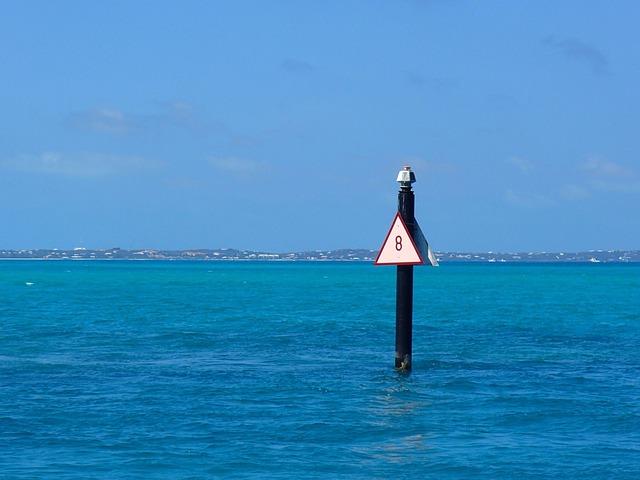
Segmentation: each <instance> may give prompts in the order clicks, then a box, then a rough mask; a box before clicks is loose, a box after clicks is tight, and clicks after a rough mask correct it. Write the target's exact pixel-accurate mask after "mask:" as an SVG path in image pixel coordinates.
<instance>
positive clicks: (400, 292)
mask: <svg viewBox="0 0 640 480" xmlns="http://www.w3.org/2000/svg"><path fill="white" fill-rule="evenodd" d="M414 205H415V197H414V195H413V192H412V191H411V182H401V183H400V191H399V192H398V212H399V213H400V216H401V217H402V219H403V220H404V223H405V224H406V225H407V228H408V229H409V233H410V234H411V236H412V237H414V238H415V235H414V225H415V214H414ZM397 269H398V271H397V276H396V359H395V366H396V368H398V369H400V370H407V371H408V370H411V352H412V339H413V265H398V267H397Z"/></svg>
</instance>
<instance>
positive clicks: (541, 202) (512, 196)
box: [504, 188, 555, 208]
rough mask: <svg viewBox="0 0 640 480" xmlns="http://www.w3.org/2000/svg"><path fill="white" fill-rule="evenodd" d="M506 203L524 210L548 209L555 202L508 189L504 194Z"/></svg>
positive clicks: (537, 194)
mask: <svg viewBox="0 0 640 480" xmlns="http://www.w3.org/2000/svg"><path fill="white" fill-rule="evenodd" d="M504 198H505V200H506V201H507V203H509V204H511V205H513V206H516V207H524V208H541V207H549V206H552V205H554V204H555V201H554V200H553V199H551V198H550V197H548V196H546V195H541V194H539V193H528V192H517V191H515V190H513V189H511V188H508V189H507V190H506V191H505V193H504Z"/></svg>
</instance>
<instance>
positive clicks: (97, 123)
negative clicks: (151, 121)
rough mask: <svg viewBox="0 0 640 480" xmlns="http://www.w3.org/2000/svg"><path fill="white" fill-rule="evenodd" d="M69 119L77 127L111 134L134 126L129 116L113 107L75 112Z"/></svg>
mask: <svg viewBox="0 0 640 480" xmlns="http://www.w3.org/2000/svg"><path fill="white" fill-rule="evenodd" d="M70 121H71V124H72V125H73V126H75V127H78V128H84V129H87V130H92V131H95V132H103V133H113V134H122V133H127V132H129V131H131V129H132V128H133V126H134V125H133V124H132V122H131V118H128V117H127V116H126V115H125V114H124V112H122V111H120V110H117V109H114V108H93V109H90V110H86V111H84V112H76V113H74V114H72V115H71V117H70Z"/></svg>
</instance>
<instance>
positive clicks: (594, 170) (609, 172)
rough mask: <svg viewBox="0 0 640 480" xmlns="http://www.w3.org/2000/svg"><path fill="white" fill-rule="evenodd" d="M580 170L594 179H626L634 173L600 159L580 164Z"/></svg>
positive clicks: (590, 159)
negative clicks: (594, 177)
mask: <svg viewBox="0 0 640 480" xmlns="http://www.w3.org/2000/svg"><path fill="white" fill-rule="evenodd" d="M582 170H584V171H585V172H587V173H588V174H590V175H592V176H596V177H626V176H630V175H633V174H634V172H633V171H632V170H631V169H630V168H627V167H625V166H623V165H620V164H619V163H616V162H612V161H610V160H606V159H604V158H600V157H591V158H589V159H587V161H586V162H584V163H583V164H582Z"/></svg>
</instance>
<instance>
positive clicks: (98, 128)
mask: <svg viewBox="0 0 640 480" xmlns="http://www.w3.org/2000/svg"><path fill="white" fill-rule="evenodd" d="M68 120H69V124H70V125H72V126H73V127H75V128H78V129H80V130H86V131H92V132H98V133H108V134H113V135H124V134H133V133H140V132H154V131H158V130H163V129H168V128H178V129H183V130H189V131H192V132H195V133H207V132H208V133H220V132H221V131H222V132H224V131H226V130H227V128H226V126H224V125H222V124H220V123H219V122H218V123H213V124H210V125H208V124H205V122H204V121H202V120H201V119H200V118H199V117H198V115H197V113H196V111H195V108H194V107H193V106H192V105H191V104H189V103H187V102H183V101H174V102H164V103H161V104H159V108H158V110H157V111H155V112H146V113H139V112H125V111H123V110H121V109H118V108H113V107H99V108H91V109H88V110H84V111H79V112H74V113H72V114H71V115H70V116H69V118H68Z"/></svg>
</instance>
